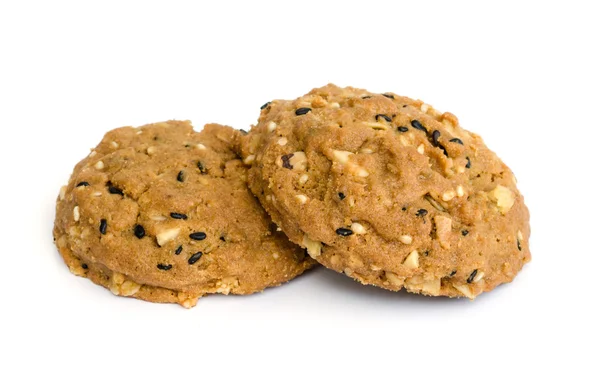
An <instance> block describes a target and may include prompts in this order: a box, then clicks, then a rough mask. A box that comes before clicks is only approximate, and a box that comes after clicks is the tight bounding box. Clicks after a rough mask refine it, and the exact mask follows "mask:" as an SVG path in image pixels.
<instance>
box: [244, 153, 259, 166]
mask: <svg viewBox="0 0 600 382" xmlns="http://www.w3.org/2000/svg"><path fill="white" fill-rule="evenodd" d="M255 158H256V155H254V154H250V155H248V156H247V157H246V158H244V164H252V163H254V159H255Z"/></svg>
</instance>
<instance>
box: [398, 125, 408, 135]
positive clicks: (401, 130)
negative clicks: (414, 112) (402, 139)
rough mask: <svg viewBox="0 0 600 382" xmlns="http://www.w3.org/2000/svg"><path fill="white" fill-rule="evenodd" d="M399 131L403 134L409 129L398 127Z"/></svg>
mask: <svg viewBox="0 0 600 382" xmlns="http://www.w3.org/2000/svg"><path fill="white" fill-rule="evenodd" d="M398 131H399V132H401V133H406V132H407V131H408V127H406V126H398Z"/></svg>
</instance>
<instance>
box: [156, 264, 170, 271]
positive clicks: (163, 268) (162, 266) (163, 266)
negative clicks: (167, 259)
mask: <svg viewBox="0 0 600 382" xmlns="http://www.w3.org/2000/svg"><path fill="white" fill-rule="evenodd" d="M156 268H158V269H160V270H161V271H168V270H169V269H171V268H173V265H172V264H160V263H159V264H156Z"/></svg>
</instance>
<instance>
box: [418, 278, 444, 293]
mask: <svg viewBox="0 0 600 382" xmlns="http://www.w3.org/2000/svg"><path fill="white" fill-rule="evenodd" d="M441 287H442V280H440V279H435V280H431V281H425V282H424V283H423V285H422V286H421V291H422V292H424V293H427V294H430V295H432V296H439V295H440V289H441Z"/></svg>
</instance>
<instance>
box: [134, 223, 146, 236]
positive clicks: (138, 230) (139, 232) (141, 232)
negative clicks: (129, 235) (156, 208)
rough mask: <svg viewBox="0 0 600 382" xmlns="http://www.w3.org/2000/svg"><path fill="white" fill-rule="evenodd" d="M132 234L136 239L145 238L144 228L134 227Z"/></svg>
mask: <svg viewBox="0 0 600 382" xmlns="http://www.w3.org/2000/svg"><path fill="white" fill-rule="evenodd" d="M133 234H134V235H135V237H137V238H138V239H141V238H143V237H144V236H146V230H145V229H144V227H142V226H141V225H139V224H138V225H136V226H135V228H134V229H133Z"/></svg>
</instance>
